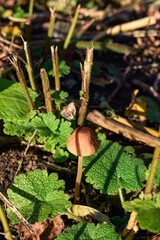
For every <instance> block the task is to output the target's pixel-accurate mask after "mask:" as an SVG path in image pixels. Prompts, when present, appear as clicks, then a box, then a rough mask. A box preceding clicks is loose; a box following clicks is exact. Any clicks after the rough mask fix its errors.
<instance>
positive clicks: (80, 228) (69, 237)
mask: <svg viewBox="0 0 160 240" xmlns="http://www.w3.org/2000/svg"><path fill="white" fill-rule="evenodd" d="M75 239H79V240H107V239H109V240H121V237H120V236H119V235H118V234H117V233H116V232H115V229H114V226H112V225H109V224H107V223H102V224H97V226H95V225H94V223H80V224H78V225H73V226H72V227H71V228H69V229H67V230H66V231H65V232H64V233H61V234H60V235H58V237H57V240H75Z"/></svg>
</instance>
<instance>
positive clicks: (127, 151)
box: [123, 146, 136, 157]
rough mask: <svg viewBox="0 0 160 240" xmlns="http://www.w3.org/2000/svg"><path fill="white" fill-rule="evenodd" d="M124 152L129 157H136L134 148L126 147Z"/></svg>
mask: <svg viewBox="0 0 160 240" xmlns="http://www.w3.org/2000/svg"><path fill="white" fill-rule="evenodd" d="M123 150H124V152H126V153H127V154H128V155H129V156H132V157H136V154H135V150H134V148H133V147H132V146H126V147H124V148H123Z"/></svg>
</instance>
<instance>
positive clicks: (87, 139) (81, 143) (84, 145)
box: [67, 127, 100, 157]
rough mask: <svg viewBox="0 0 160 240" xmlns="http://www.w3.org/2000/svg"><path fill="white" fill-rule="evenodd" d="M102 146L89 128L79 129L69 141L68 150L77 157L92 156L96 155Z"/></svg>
mask: <svg viewBox="0 0 160 240" xmlns="http://www.w3.org/2000/svg"><path fill="white" fill-rule="evenodd" d="M99 146H100V144H99V142H98V140H97V138H96V136H95V134H94V133H93V131H92V129H90V128H89V127H78V128H76V130H75V131H74V132H73V133H72V134H71V136H70V137H69V138H68V141H67V149H68V151H69V152H71V153H72V154H74V155H76V156H83V157H84V156H91V155H93V154H95V153H96V151H97V150H98V148H99Z"/></svg>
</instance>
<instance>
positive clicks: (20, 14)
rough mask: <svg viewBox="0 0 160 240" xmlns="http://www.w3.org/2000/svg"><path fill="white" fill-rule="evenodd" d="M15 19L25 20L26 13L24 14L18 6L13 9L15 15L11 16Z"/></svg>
mask: <svg viewBox="0 0 160 240" xmlns="http://www.w3.org/2000/svg"><path fill="white" fill-rule="evenodd" d="M13 17H15V18H27V17H28V13H26V12H25V11H24V10H23V9H22V8H21V7H20V6H17V7H16V8H15V13H14V14H13Z"/></svg>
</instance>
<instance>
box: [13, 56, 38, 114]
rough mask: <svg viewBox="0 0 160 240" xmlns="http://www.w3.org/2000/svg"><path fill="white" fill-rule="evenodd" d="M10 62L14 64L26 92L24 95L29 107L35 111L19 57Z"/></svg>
mask: <svg viewBox="0 0 160 240" xmlns="http://www.w3.org/2000/svg"><path fill="white" fill-rule="evenodd" d="M9 60H10V62H11V63H12V66H13V67H14V69H15V71H16V73H17V77H18V79H19V81H20V83H21V86H22V89H23V92H24V95H25V97H26V100H27V102H28V104H29V107H30V109H31V110H34V109H35V106H34V104H33V101H32V98H31V96H30V94H29V91H28V88H27V85H26V82H25V77H24V73H23V71H22V69H21V67H20V65H19V63H18V60H17V57H15V56H13V58H12V59H10V58H9Z"/></svg>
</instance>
